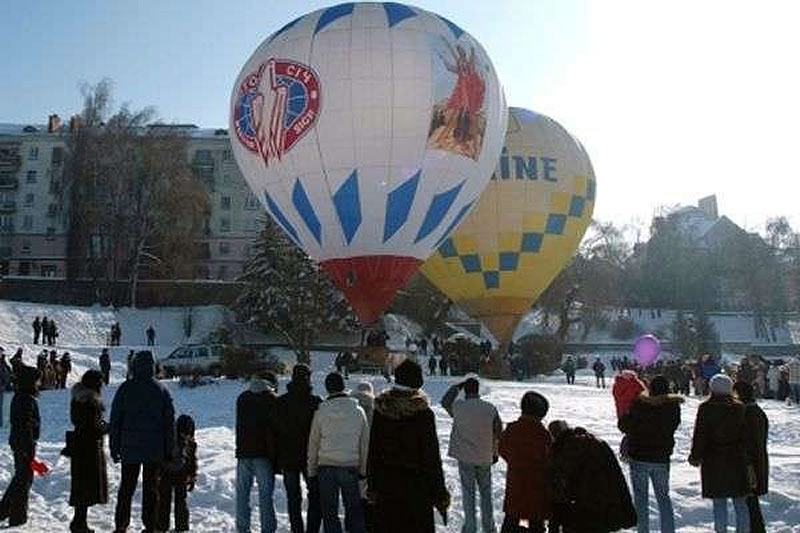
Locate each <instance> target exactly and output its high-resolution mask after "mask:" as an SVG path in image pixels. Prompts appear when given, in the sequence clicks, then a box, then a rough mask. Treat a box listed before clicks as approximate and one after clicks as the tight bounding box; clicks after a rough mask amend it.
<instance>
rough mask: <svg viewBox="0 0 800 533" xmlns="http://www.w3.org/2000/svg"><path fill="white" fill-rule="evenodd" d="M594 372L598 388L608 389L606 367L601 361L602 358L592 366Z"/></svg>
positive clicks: (596, 360)
mask: <svg viewBox="0 0 800 533" xmlns="http://www.w3.org/2000/svg"><path fill="white" fill-rule="evenodd" d="M592 370H594V378H595V381H597V388H598V389H599V388H601V387H602V388H604V389H605V388H606V365H604V364H603V362H602V361H601V360H600V358H599V357H598V358H596V359H595V361H594V364H593V365H592Z"/></svg>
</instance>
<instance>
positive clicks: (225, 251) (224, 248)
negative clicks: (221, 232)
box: [219, 241, 231, 255]
mask: <svg viewBox="0 0 800 533" xmlns="http://www.w3.org/2000/svg"><path fill="white" fill-rule="evenodd" d="M230 253H231V243H229V242H226V241H222V242H220V243H219V255H230Z"/></svg>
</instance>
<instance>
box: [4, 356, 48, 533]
mask: <svg viewBox="0 0 800 533" xmlns="http://www.w3.org/2000/svg"><path fill="white" fill-rule="evenodd" d="M40 375H41V374H40V373H39V371H38V370H37V369H35V368H32V367H29V366H24V365H23V366H20V367H19V369H18V371H17V374H16V377H15V379H16V391H15V392H14V397H13V398H12V399H11V431H10V432H9V434H8V443H9V445H10V446H11V451H12V452H13V454H14V476H13V477H12V478H11V483H9V485H8V487H7V488H6V492H5V494H3V499H2V500H0V522H2V521H3V520H5V519H8V525H9V526H10V527H14V526H21V525H22V524H25V523H26V522H27V521H28V495H29V493H30V490H31V483H32V482H33V470H32V469H31V461H33V459H34V458H35V457H36V442H37V441H38V440H39V428H40V426H41V420H40V418H39V404H38V403H37V401H36V396H38V394H39V377H40Z"/></svg>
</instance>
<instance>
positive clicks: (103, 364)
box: [99, 348, 111, 385]
mask: <svg viewBox="0 0 800 533" xmlns="http://www.w3.org/2000/svg"><path fill="white" fill-rule="evenodd" d="M99 362H100V373H101V374H102V375H103V383H104V384H106V385H108V383H109V380H110V378H111V357H110V356H109V354H108V348H103V351H102V352H100V361H99Z"/></svg>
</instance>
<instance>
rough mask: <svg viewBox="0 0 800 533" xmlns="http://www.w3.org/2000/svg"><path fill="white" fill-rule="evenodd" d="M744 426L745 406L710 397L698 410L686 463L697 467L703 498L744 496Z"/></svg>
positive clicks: (745, 492) (731, 399)
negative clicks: (690, 449) (698, 467)
mask: <svg viewBox="0 0 800 533" xmlns="http://www.w3.org/2000/svg"><path fill="white" fill-rule="evenodd" d="M746 432H747V425H746V423H745V408H744V404H742V403H741V402H739V401H738V400H734V399H733V398H732V397H731V396H711V398H709V399H708V400H706V401H705V402H703V403H701V404H700V407H699V408H698V409H697V420H696V421H695V425H694V436H693V437H692V451H691V453H690V454H689V462H690V463H692V464H698V463H699V464H700V479H701V481H702V485H703V491H702V492H703V498H736V497H740V496H747V495H748V494H749V493H750V486H749V483H748V480H747V448H746V443H747V440H746Z"/></svg>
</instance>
